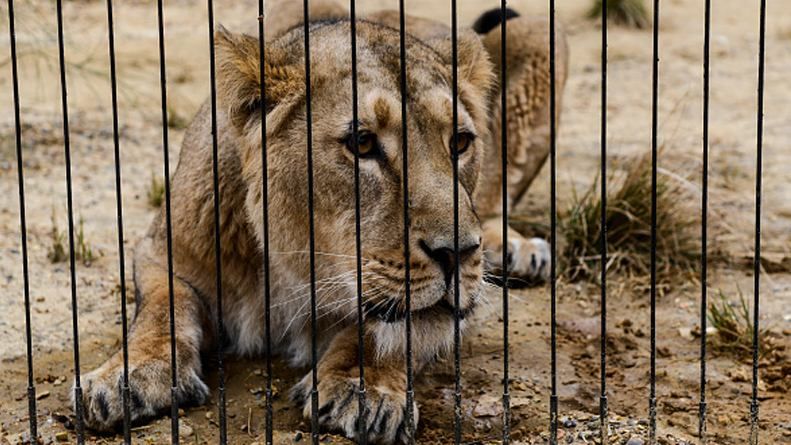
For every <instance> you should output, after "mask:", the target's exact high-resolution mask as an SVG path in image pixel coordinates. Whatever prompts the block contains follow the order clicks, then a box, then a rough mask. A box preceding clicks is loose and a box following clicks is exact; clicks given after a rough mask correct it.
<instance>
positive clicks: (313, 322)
mask: <svg viewBox="0 0 791 445" xmlns="http://www.w3.org/2000/svg"><path fill="white" fill-rule="evenodd" d="M308 3H309V1H308V0H304V1H303V4H302V7H303V14H304V22H303V33H304V34H305V35H304V38H305V128H306V147H305V149H306V152H307V153H306V154H307V164H308V165H307V169H308V172H307V173H308V214H309V218H308V242H309V248H308V250H309V256H310V349H311V352H310V362H311V363H310V367H311V391H310V406H311V410H310V433H311V440H312V442H313V444H314V445H318V443H319V389H318V387H319V374H318V359H319V358H318V348H317V345H316V342H317V335H318V332H317V331H318V322H317V319H316V236H315V235H316V226H315V218H314V213H313V113H312V110H311V87H310V11H309V6H310V5H309V4H308Z"/></svg>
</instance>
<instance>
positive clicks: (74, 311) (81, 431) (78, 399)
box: [55, 0, 85, 445]
mask: <svg viewBox="0 0 791 445" xmlns="http://www.w3.org/2000/svg"><path fill="white" fill-rule="evenodd" d="M55 9H56V16H57V21H58V65H59V68H60V93H61V96H60V97H61V108H62V112H63V151H64V155H65V158H66V201H67V206H68V218H69V272H70V274H71V325H72V331H73V337H72V340H73V346H74V401H75V402H74V404H75V406H74V410H75V414H76V415H77V443H78V444H80V445H82V444H83V443H85V421H84V417H83V406H82V385H81V383H80V329H79V321H78V317H79V315H78V313H79V311H78V308H77V270H76V261H75V256H74V202H73V197H72V186H71V144H70V141H69V103H68V93H67V91H66V60H65V55H64V52H65V51H64V45H63V0H57V2H56V8H55Z"/></svg>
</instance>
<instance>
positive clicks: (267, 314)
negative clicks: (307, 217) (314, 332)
mask: <svg viewBox="0 0 791 445" xmlns="http://www.w3.org/2000/svg"><path fill="white" fill-rule="evenodd" d="M264 25H265V11H264V0H258V57H259V65H258V69H259V76H260V81H261V98H260V106H261V173H262V177H263V179H262V181H263V184H262V185H261V186H262V190H261V200H262V203H261V207H262V218H263V224H264V227H263V230H264V234H263V235H264V236H263V238H264V240H263V241H264V252H263V254H264V255H263V256H264V258H263V263H264V264H263V266H264V271H263V272H264V330H265V331H264V342H265V347H266V359H265V360H266V400H265V404H266V407H265V410H266V414H265V432H264V440H265V441H266V444H267V445H272V444H273V437H272V430H273V426H274V425H273V419H272V399H273V393H272V328H271V325H272V323H271V321H272V300H271V283H270V279H269V157H268V153H267V144H266V69H265V66H266V50H265V49H266V42H265V33H264Z"/></svg>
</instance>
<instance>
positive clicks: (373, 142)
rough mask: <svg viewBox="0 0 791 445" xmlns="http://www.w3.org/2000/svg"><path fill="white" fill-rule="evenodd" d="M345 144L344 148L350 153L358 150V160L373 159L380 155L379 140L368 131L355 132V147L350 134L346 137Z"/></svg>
mask: <svg viewBox="0 0 791 445" xmlns="http://www.w3.org/2000/svg"><path fill="white" fill-rule="evenodd" d="M345 143H346V148H348V149H349V150H351V152H352V153H354V152H355V150H356V149H359V150H360V158H362V159H369V158H375V157H378V156H379V155H380V154H381V149H380V146H379V140H378V139H377V137H376V134H374V133H371V132H370V131H364V130H363V131H358V132H357V145H356V147H355V144H354V136H353V135H351V134H350V135H348V136H347V137H346V140H345Z"/></svg>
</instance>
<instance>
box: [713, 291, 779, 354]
mask: <svg viewBox="0 0 791 445" xmlns="http://www.w3.org/2000/svg"><path fill="white" fill-rule="evenodd" d="M737 293H738V301H731V299H729V298H728V297H727V296H726V295H725V293H723V292H722V291H721V290H720V291H719V301H718V302H714V303H713V304H710V305H709V309H708V313H707V314H706V316H707V318H708V320H709V325H710V326H711V327H713V328H715V329H716V330H717V334H716V335H714V336H711V337H710V338H711V340H710V342H711V344H712V346H713V347H714V349H715V350H716V351H719V352H722V353H728V354H731V355H734V356H735V358H737V359H739V360H742V361H750V360H751V359H752V351H753V319H752V313H751V311H750V305H749V304H748V302H747V298H746V297H745V295H744V294H743V293H742V291H741V289H738V291H737ZM773 337H774V336H773V335H772V333H771V331H770V329H769V328H768V327H763V328H759V331H758V342H759V343H758V344H759V347H758V352H759V357H760V358H764V357H767V356H774V355H776V354H775V353H776V352H777V351H778V348H779V347H780V344H779V343H778V342H776V341H775V340H774V338H773Z"/></svg>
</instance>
